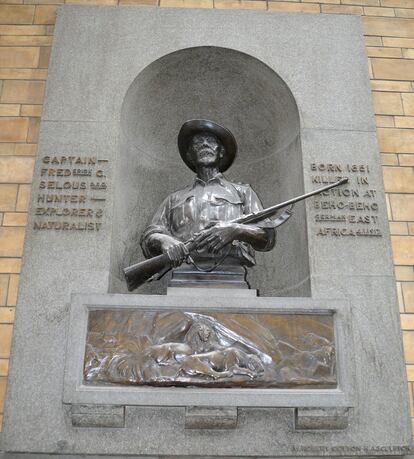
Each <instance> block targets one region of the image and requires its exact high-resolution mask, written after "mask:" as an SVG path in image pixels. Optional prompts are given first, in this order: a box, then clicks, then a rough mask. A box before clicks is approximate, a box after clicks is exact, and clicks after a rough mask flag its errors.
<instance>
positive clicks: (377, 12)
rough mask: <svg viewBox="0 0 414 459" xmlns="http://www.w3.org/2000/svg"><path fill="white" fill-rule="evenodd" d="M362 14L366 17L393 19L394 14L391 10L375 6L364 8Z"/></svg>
mask: <svg viewBox="0 0 414 459" xmlns="http://www.w3.org/2000/svg"><path fill="white" fill-rule="evenodd" d="M364 14H365V15H367V16H381V17H394V16H395V13H394V10H393V9H392V8H380V7H375V6H365V7H364Z"/></svg>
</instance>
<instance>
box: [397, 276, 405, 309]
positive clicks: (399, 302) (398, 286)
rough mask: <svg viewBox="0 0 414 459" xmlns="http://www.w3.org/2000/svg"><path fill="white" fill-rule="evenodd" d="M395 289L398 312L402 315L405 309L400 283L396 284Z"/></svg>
mask: <svg viewBox="0 0 414 459" xmlns="http://www.w3.org/2000/svg"><path fill="white" fill-rule="evenodd" d="M396 287H397V299H398V307H399V311H400V314H403V313H404V312H405V308H404V298H403V294H402V288H401V282H397V284H396Z"/></svg>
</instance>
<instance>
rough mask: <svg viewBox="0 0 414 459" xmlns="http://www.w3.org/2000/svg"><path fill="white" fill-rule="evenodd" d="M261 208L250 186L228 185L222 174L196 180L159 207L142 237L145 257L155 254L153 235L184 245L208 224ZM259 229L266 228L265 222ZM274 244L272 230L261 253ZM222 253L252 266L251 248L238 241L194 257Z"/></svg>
mask: <svg viewBox="0 0 414 459" xmlns="http://www.w3.org/2000/svg"><path fill="white" fill-rule="evenodd" d="M262 208H263V206H262V204H261V202H260V200H259V198H258V196H257V195H256V193H255V192H254V191H253V190H252V188H251V187H250V185H246V184H239V183H233V182H230V181H229V180H227V179H226V178H225V177H224V176H223V175H222V174H217V175H216V176H215V177H213V178H212V179H210V180H208V181H207V182H204V181H203V180H201V179H200V178H198V177H196V178H195V179H194V182H193V183H192V184H191V185H189V186H187V187H185V188H183V189H182V190H179V191H176V192H175V193H172V194H171V195H170V196H168V198H166V199H165V200H164V202H163V203H162V204H161V206H160V207H159V209H158V210H157V212H156V213H155V215H154V217H153V219H152V221H151V223H150V225H149V226H148V227H147V228H146V229H145V231H144V233H143V235H142V238H141V246H142V248H143V252H144V255H145V256H146V257H151V256H154V255H155V254H154V253H152V250H151V244H150V243H149V239H150V236H151V235H153V234H156V233H159V234H167V235H170V236H172V237H174V238H176V239H178V240H180V241H182V242H186V241H187V240H188V239H190V238H191V237H193V236H194V235H195V234H196V233H198V232H200V231H202V230H203V229H205V228H206V226H207V225H208V224H210V223H217V222H224V221H230V220H234V219H236V218H239V217H241V216H243V215H247V214H250V213H252V212H257V211H259V210H262ZM258 226H262V227H266V223H263V224H259V225H258ZM273 245H274V231H273V230H271V231H270V232H269V240H268V244H267V246H266V247H265V248H263V250H270V249H271V248H272V247H273ZM223 254H227V256H229V257H234V258H237V259H239V261H240V262H241V264H244V265H248V266H251V265H254V264H255V259H254V251H253V249H252V247H251V246H250V244H247V243H245V242H241V241H233V243H232V244H231V246H227V247H224V248H223V249H222V250H221V252H220V253H219V254H215V255H213V254H211V253H209V252H208V251H207V249H204V250H203V251H201V252H197V254H196V257H197V258H198V259H199V260H200V259H201V260H203V259H209V258H210V259H212V258H217V257H220V256H222V255H223Z"/></svg>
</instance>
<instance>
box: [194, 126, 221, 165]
mask: <svg viewBox="0 0 414 459" xmlns="http://www.w3.org/2000/svg"><path fill="white" fill-rule="evenodd" d="M223 150H224V148H223V145H222V144H221V142H220V141H219V140H218V139H217V137H216V136H215V135H213V134H208V133H200V134H196V135H195V136H194V137H193V138H192V139H191V141H190V145H189V147H188V155H189V158H190V160H191V161H192V162H193V164H194V165H195V167H196V168H198V167H200V166H204V167H209V166H210V167H211V166H218V164H219V162H220V159H221V158H222V157H223Z"/></svg>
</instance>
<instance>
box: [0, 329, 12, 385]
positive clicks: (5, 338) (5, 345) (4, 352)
mask: <svg viewBox="0 0 414 459" xmlns="http://www.w3.org/2000/svg"><path fill="white" fill-rule="evenodd" d="M12 333H13V325H11V324H0V358H2V359H7V358H9V356H10V346H11V339H12ZM0 379H1V378H0Z"/></svg>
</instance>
